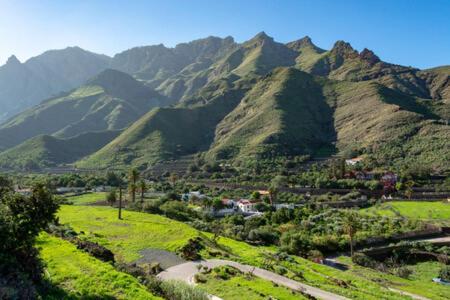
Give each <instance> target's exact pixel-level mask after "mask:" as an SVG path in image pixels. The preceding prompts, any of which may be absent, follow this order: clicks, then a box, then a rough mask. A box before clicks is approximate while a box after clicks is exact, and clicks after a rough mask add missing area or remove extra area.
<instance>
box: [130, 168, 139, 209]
mask: <svg viewBox="0 0 450 300" xmlns="http://www.w3.org/2000/svg"><path fill="white" fill-rule="evenodd" d="M138 180H139V172H138V170H137V169H135V168H133V169H131V170H130V173H129V174H128V185H129V187H128V188H129V192H130V194H131V199H132V201H133V202H134V201H135V200H136V187H137V185H136V182H137V181H138Z"/></svg>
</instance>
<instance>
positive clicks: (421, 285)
mask: <svg viewBox="0 0 450 300" xmlns="http://www.w3.org/2000/svg"><path fill="white" fill-rule="evenodd" d="M339 260H340V261H341V262H343V263H345V264H347V265H351V266H352V267H351V269H350V270H348V271H347V272H348V273H350V274H353V275H356V276H361V277H365V278H367V279H369V280H371V281H377V282H380V283H381V284H384V285H388V286H391V287H393V288H395V289H398V290H403V291H406V292H410V293H413V294H417V295H421V296H424V297H427V298H429V299H439V300H444V299H448V295H450V287H449V286H444V285H441V284H437V283H434V282H432V279H433V278H434V277H437V274H438V273H439V270H440V267H441V264H440V263H439V262H434V261H433V262H420V263H417V264H415V265H409V266H408V268H410V269H411V270H412V271H413V273H412V275H411V276H410V277H409V278H408V279H403V278H400V277H397V276H394V275H390V274H386V273H382V272H378V271H376V270H373V269H369V268H364V267H361V266H357V265H354V264H353V263H352V261H351V260H350V258H349V257H340V258H339Z"/></svg>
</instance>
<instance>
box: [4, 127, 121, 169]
mask: <svg viewBox="0 0 450 300" xmlns="http://www.w3.org/2000/svg"><path fill="white" fill-rule="evenodd" d="M119 134H120V131H118V130H116V131H114V130H111V131H101V132H88V133H83V134H80V135H78V136H75V137H72V138H67V139H62V138H56V137H53V136H49V135H40V136H37V137H34V138H31V139H29V140H27V141H25V142H23V143H22V144H20V145H18V146H15V147H13V148H11V149H9V150H7V151H5V152H2V153H0V167H2V168H13V169H28V170H29V169H36V168H43V167H53V166H57V165H60V164H68V163H73V162H75V161H77V160H78V159H80V158H82V157H84V156H86V155H89V154H91V153H94V152H96V151H97V150H99V149H100V148H102V147H103V146H105V145H106V144H107V143H109V142H110V141H111V140H113V139H114V138H115V137H117V136H118V135H119Z"/></svg>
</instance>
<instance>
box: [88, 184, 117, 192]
mask: <svg viewBox="0 0 450 300" xmlns="http://www.w3.org/2000/svg"><path fill="white" fill-rule="evenodd" d="M112 189H113V187H112V186H109V185H101V186H96V187H95V188H93V189H92V191H93V192H97V193H100V192H110V191H112Z"/></svg>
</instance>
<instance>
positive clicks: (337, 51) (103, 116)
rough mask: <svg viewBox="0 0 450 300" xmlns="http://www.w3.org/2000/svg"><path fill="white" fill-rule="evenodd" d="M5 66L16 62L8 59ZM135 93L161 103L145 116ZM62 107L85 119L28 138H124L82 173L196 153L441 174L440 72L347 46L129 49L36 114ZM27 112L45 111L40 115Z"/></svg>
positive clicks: (449, 78) (258, 38) (445, 72)
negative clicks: (324, 160) (101, 134)
mask: <svg viewBox="0 0 450 300" xmlns="http://www.w3.org/2000/svg"><path fill="white" fill-rule="evenodd" d="M10 64H11V65H14V64H17V62H16V61H15V59H14V58H11V62H10ZM117 69H121V70H122V71H117ZM114 70H116V71H114ZM123 71H126V72H128V73H127V74H125V73H126V72H125V73H124V72H123ZM97 81H100V83H101V84H99V82H97ZM143 95H147V96H149V97H150V98H155V99H157V100H158V101H156V100H155V101H153V102H152V105H150V106H146V105H144V104H145V103H146V102H145V100H144V98H145V97H143ZM160 95H163V96H160ZM69 98H70V99H71V101H80V105H81V103H83V105H86V106H87V107H89V110H88V112H89V113H86V114H83V115H79V116H74V118H73V120H71V122H69V124H66V125H65V126H60V127H58V128H57V130H56V129H52V130H51V131H50V132H48V131H42V124H41V125H35V126H33V127H34V128H36V129H39V128H40V129H39V130H40V131H39V130H37V131H38V132H35V133H33V134H30V135H29V136H28V137H33V136H35V135H36V134H51V135H53V136H54V137H55V138H70V137H73V136H75V135H77V134H82V133H87V132H93V131H99V130H117V129H124V131H123V132H122V133H121V134H120V135H119V136H117V138H115V139H114V140H111V141H110V142H109V143H107V144H105V145H104V147H102V148H101V149H99V150H98V151H96V152H95V153H88V154H87V155H86V156H84V157H81V158H79V159H80V160H79V161H78V162H76V163H75V164H76V165H78V166H81V167H90V168H92V167H94V168H95V167H97V166H101V167H102V168H103V167H111V166H114V167H124V166H127V165H130V164H131V165H136V166H139V167H141V168H145V167H148V166H149V165H151V164H154V163H157V162H159V161H163V160H172V159H178V158H180V157H182V156H185V155H193V154H196V155H200V156H202V157H203V158H204V159H206V160H211V161H213V160H228V161H230V162H231V163H234V164H242V163H244V164H245V163H247V162H254V161H255V160H259V159H264V160H267V159H268V160H273V159H278V158H280V157H284V159H289V158H292V157H294V156H297V155H300V156H304V155H311V156H316V155H318V154H319V153H322V154H323V153H327V154H328V155H329V154H333V153H336V154H339V155H344V156H352V155H364V156H367V157H368V160H370V161H373V162H374V164H377V165H386V164H391V165H396V166H397V167H399V166H402V165H404V162H408V163H409V164H414V163H421V162H427V163H428V164H429V165H430V166H433V168H436V169H437V170H442V169H445V168H446V166H445V160H446V159H448V158H449V153H448V150H446V149H448V148H450V147H449V146H450V145H449V142H447V141H448V140H450V139H448V137H450V132H449V126H448V120H449V119H450V108H449V104H450V72H449V68H448V67H446V66H442V67H438V68H433V69H429V70H419V69H417V68H411V67H405V66H400V65H395V64H390V63H386V62H384V61H382V60H381V59H380V58H379V57H378V56H377V55H376V54H375V53H374V52H373V51H372V50H369V49H366V48H364V49H363V50H361V51H357V50H355V49H354V48H353V47H352V46H351V45H350V44H349V43H348V42H345V41H337V42H336V43H335V44H334V45H333V47H332V48H331V49H330V50H324V49H321V48H319V47H317V46H316V45H314V43H313V41H312V40H311V38H310V37H308V36H306V37H303V38H301V39H298V40H295V41H292V42H289V43H285V44H283V43H279V42H276V41H275V40H274V39H273V38H272V37H270V36H268V35H267V34H266V33H264V32H261V33H258V34H257V35H255V36H254V37H253V38H251V39H250V40H248V41H245V42H243V43H236V42H235V41H234V39H233V38H231V37H225V38H218V37H212V36H211V37H207V38H205V39H198V40H195V41H192V42H189V43H181V44H178V45H177V46H175V47H173V48H167V47H165V46H164V45H162V44H160V45H154V46H144V47H135V48H132V49H129V50H126V51H123V52H122V53H119V54H117V55H116V56H114V57H113V58H111V63H110V64H109V65H108V67H106V68H105V70H103V71H102V72H101V73H100V74H99V75H96V76H93V77H91V79H90V80H88V81H86V83H85V84H84V85H83V86H81V87H79V88H77V89H75V90H72V91H71V92H66V93H64V94H61V95H60V96H58V97H53V98H51V99H49V100H47V101H45V102H43V103H42V104H41V106H46V105H47V106H48V105H50V104H51V105H57V104H60V102H61V103H65V101H67V99H69ZM64 99H65V100H64ZM74 99H75V100H74ZM76 99H78V100H76ZM88 103H89V104H88ZM143 103H144V104H143ZM162 106H166V107H164V108H161V107H162ZM136 108H138V109H136ZM32 111H34V112H36V113H37V115H36V116H38V115H40V114H43V113H44V112H45V110H42V107H40V106H37V107H35V108H34V110H33V109H32ZM73 111H76V110H73V109H72V110H70V113H73ZM70 113H68V115H67V118H70V116H71V114H70ZM26 115H27V114H26V113H23V114H22V116H21V117H16V118H13V119H10V120H9V121H8V122H7V123H4V124H3V125H2V126H0V140H1V139H2V140H3V141H2V142H3V143H5V142H4V141H5V138H8V135H5V134H4V131H5V127H11V126H16V127H17V125H18V124H20V122H21V120H22V119H23V118H24V117H26ZM19 116H20V115H19ZM118 116H120V117H118ZM67 118H66V119H67ZM40 126H41V127H40ZM2 134H3V135H2ZM2 136H3V138H2ZM13 136H14V137H16V136H17V135H13ZM28 137H26V138H24V139H21V140H20V141H16V142H14V143H9V144H8V143H6V145H3V149H6V148H9V147H11V146H15V145H18V143H21V142H24V141H25V140H26V139H27V138H28ZM427 145H428V148H427ZM0 146H1V145H0ZM380 149H381V150H380ZM402 157H403V158H402ZM405 157H406V158H405ZM386 158H389V159H386ZM431 158H432V159H431Z"/></svg>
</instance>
